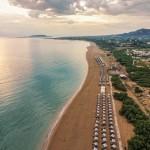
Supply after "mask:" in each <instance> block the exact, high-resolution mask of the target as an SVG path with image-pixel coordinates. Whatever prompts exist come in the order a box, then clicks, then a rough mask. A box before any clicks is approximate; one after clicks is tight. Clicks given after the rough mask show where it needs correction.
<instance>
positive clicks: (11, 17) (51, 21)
mask: <svg viewBox="0 0 150 150" xmlns="http://www.w3.org/2000/svg"><path fill="white" fill-rule="evenodd" d="M140 28H150V0H1V2H0V36H27V35H31V34H46V35H52V36H70V35H71V36H73V35H75V36H78V35H107V34H116V33H123V32H128V31H132V30H137V29H140Z"/></svg>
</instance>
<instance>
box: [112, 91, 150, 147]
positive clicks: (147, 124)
mask: <svg viewBox="0 0 150 150" xmlns="http://www.w3.org/2000/svg"><path fill="white" fill-rule="evenodd" d="M114 98H115V99H116V100H119V101H122V102H123V106H122V108H121V110H120V114H121V115H123V116H125V117H126V118H127V120H128V121H129V122H131V123H132V124H133V125H134V127H135V129H134V131H135V136H134V137H133V138H132V139H130V140H129V141H128V149H129V150H149V149H150V119H149V118H148V117H147V116H146V115H145V114H144V113H143V112H142V111H141V110H140V108H139V106H138V105H137V104H136V103H135V102H134V101H133V99H132V98H130V97H128V95H127V93H114Z"/></svg>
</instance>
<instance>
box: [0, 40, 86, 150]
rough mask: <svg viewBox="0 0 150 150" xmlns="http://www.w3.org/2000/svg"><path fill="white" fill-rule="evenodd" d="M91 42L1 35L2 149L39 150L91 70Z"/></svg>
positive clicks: (0, 96)
mask: <svg viewBox="0 0 150 150" xmlns="http://www.w3.org/2000/svg"><path fill="white" fill-rule="evenodd" d="M86 46H87V43H85V42H78V41H76V42H75V41H56V40H40V39H0V150H38V149H39V148H40V145H41V144H42V142H43V139H44V137H45V136H46V134H47V132H48V129H49V127H50V126H51V125H52V123H53V120H54V118H55V117H56V114H57V113H58V111H60V110H61V108H62V107H63V105H64V104H65V103H66V102H67V100H68V99H69V98H70V97H71V96H72V95H73V93H74V92H75V91H76V90H77V88H78V87H79V85H80V84H81V82H82V80H83V79H84V77H85V75H86V71H87V64H86V59H85V52H86Z"/></svg>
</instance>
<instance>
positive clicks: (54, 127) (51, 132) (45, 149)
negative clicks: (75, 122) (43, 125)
mask: <svg viewBox="0 0 150 150" xmlns="http://www.w3.org/2000/svg"><path fill="white" fill-rule="evenodd" d="M90 46H91V43H89V44H88V46H87V47H86V53H85V55H86V56H85V57H86V58H85V59H86V66H87V68H86V73H85V75H84V78H83V80H82V82H81V83H80V85H79V87H78V89H77V90H76V91H75V93H74V94H73V95H72V96H71V98H70V99H69V100H68V101H67V102H66V104H64V106H63V107H62V109H61V110H60V111H59V112H58V114H57V115H56V118H55V119H54V122H53V124H52V126H51V128H50V129H49V130H48V134H47V136H46V139H45V141H44V143H43V144H42V148H41V149H42V150H48V146H49V143H50V141H51V139H52V137H53V135H54V133H55V131H56V130H57V127H58V126H59V123H60V121H61V119H62V117H63V115H64V114H65V113H66V111H67V109H68V108H69V106H70V105H71V104H72V102H73V100H74V99H75V98H76V96H77V95H78V93H79V92H80V91H81V89H82V88H83V86H84V84H85V82H86V79H87V76H88V72H89V64H88V60H87V52H88V47H90Z"/></svg>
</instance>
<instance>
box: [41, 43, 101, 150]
mask: <svg viewBox="0 0 150 150" xmlns="http://www.w3.org/2000/svg"><path fill="white" fill-rule="evenodd" d="M99 54H100V51H98V48H97V46H96V45H95V44H93V43H90V45H89V46H88V47H87V52H86V60H87V64H88V69H87V74H86V77H85V79H84V80H83V82H82V84H81V85H80V87H79V88H78V90H77V91H76V93H75V94H74V95H73V97H72V98H71V99H70V100H69V101H68V103H67V104H66V105H65V106H64V108H63V109H62V111H61V113H60V114H59V116H58V118H57V120H56V121H55V123H54V125H53V126H52V129H51V131H50V133H49V134H48V137H47V139H46V141H45V143H44V146H43V148H42V150H53V149H55V150H69V149H70V146H71V147H72V148H71V149H72V150H73V149H78V150H83V149H90V147H91V146H92V143H91V142H92V140H91V138H92V128H93V123H94V115H95V107H96V97H97V93H98V91H99V86H98V80H99V68H98V66H97V64H96V61H95V56H96V55H99ZM93 76H94V78H93ZM87 84H88V86H87ZM89 87H90V88H89ZM91 87H93V88H92V89H91ZM82 100H83V101H86V100H88V101H89V104H88V103H87V104H86V105H84V104H85V102H82ZM85 107H87V108H85ZM84 109H85V110H84ZM88 109H89V112H90V115H89V114H88V113H87V111H86V110H88ZM70 111H71V112H70ZM80 114H81V115H80ZM66 122H67V123H66ZM86 122H87V123H86ZM66 124H67V126H66ZM76 124H77V125H76ZM85 126H87V127H86V128H85V130H86V132H85V131H84V127H85ZM73 128H75V129H73ZM77 128H78V129H77ZM69 130H70V131H69ZM62 135H64V136H63V137H61V138H62V139H61V138H60V136H62ZM75 135H77V136H79V138H78V137H77V138H74V137H73V136H75ZM80 135H81V136H80ZM83 135H84V136H83ZM87 135H88V136H87ZM70 137H71V138H72V139H70ZM80 138H84V139H83V140H85V139H88V140H85V141H84V142H82V143H80ZM66 139H69V140H66ZM74 140H76V142H75V141H74ZM83 147H84V148H83ZM85 147H86V148H85Z"/></svg>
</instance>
